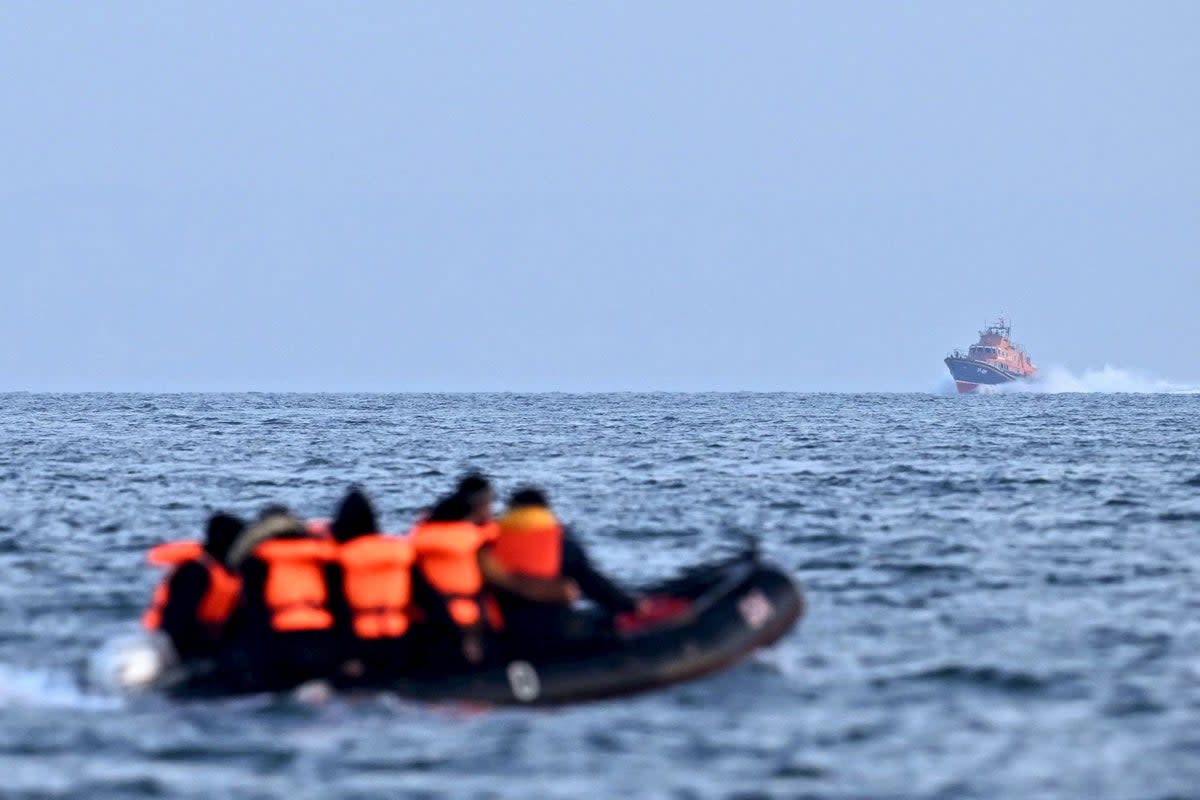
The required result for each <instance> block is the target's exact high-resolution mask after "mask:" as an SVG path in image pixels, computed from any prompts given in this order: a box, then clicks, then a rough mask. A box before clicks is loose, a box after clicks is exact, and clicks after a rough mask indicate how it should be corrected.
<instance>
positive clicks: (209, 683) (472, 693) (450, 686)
mask: <svg viewBox="0 0 1200 800" xmlns="http://www.w3.org/2000/svg"><path fill="white" fill-rule="evenodd" d="M643 592H644V595H645V596H646V597H648V598H649V603H648V604H647V606H648V608H647V609H646V610H643V612H642V613H640V614H637V615H633V614H630V615H623V616H620V617H618V618H616V620H614V621H612V624H608V625H605V626H603V628H604V632H603V635H600V636H597V637H594V638H593V639H591V640H586V641H580V640H567V641H564V642H562V643H561V646H558V647H551V648H548V649H547V648H540V649H539V650H540V652H539V653H538V654H537V655H529V656H528V657H525V658H522V657H520V654H519V653H518V654H513V655H512V656H511V657H508V658H505V659H504V660H501V661H497V662H495V663H493V664H488V665H484V666H481V667H479V668H475V669H472V670H470V671H463V670H461V669H460V670H458V671H446V670H438V671H428V670H427V671H424V672H422V673H420V674H413V675H398V676H396V677H395V678H394V679H391V678H389V679H388V680H387V681H386V682H385V683H382V684H380V683H378V682H373V683H372V684H371V685H369V686H368V685H362V684H356V683H355V682H354V681H353V680H347V679H343V680H338V681H335V682H334V684H335V687H336V688H337V689H338V690H351V691H353V690H356V689H363V690H371V691H379V690H383V691H388V692H394V693H396V694H398V695H400V696H403V697H406V698H411V699H415V700H422V701H432V702H444V701H463V702H470V703H482V704H488V705H556V704H562V703H570V702H579V701H584V700H593V699H599V698H605V697H615V696H620V695H629V694H634V693H637V692H642V691H646V690H649V689H655V688H659V687H663V686H668V685H671V684H676V683H680V682H683V681H688V680H692V679H694V678H698V677H701V676H704V675H707V674H710V673H713V672H717V671H719V670H722V669H724V668H726V667H728V666H730V665H732V664H734V663H736V662H738V661H740V660H742V659H744V658H746V657H747V656H749V655H750V654H751V653H753V652H754V651H755V650H757V649H759V648H762V647H766V646H768V645H770V644H772V643H774V642H775V641H776V640H777V639H779V638H780V637H781V636H783V635H784V634H785V633H787V632H788V631H789V630H790V629H791V628H792V627H793V626H794V625H795V624H796V622H797V620H799V619H800V617H801V615H802V614H803V612H804V599H803V595H802V594H801V592H800V589H799V587H798V586H797V585H796V584H795V582H793V580H792V579H791V578H790V577H789V576H788V575H787V574H786V573H785V572H783V571H782V570H780V569H778V568H776V567H773V566H771V565H769V564H766V563H763V562H762V561H761V560H760V559H759V558H758V556H757V554H756V553H754V552H747V553H741V554H739V555H737V556H735V557H732V558H728V559H725V560H723V561H720V562H718V563H710V564H707V565H703V566H699V567H695V568H692V569H690V570H687V571H685V572H684V573H682V574H681V575H680V576H679V577H677V578H674V579H671V580H668V581H664V582H662V583H659V584H657V585H655V586H648V587H643ZM157 688H161V689H164V690H166V691H167V692H168V693H169V694H171V695H173V696H175V697H180V698H189V697H190V698H198V697H213V696H216V695H221V694H228V693H232V692H231V691H229V690H227V689H226V688H225V687H223V686H221V685H220V683H219V682H214V680H213V675H212V673H206V672H205V671H204V670H202V669H200V670H194V671H192V672H191V674H188V671H187V670H183V671H182V672H181V671H180V670H176V671H175V673H174V675H173V676H171V677H170V678H169V679H166V678H165V676H164V680H163V681H161V682H160V685H159V686H158V687H157Z"/></svg>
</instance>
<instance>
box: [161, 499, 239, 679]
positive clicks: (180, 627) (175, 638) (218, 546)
mask: <svg viewBox="0 0 1200 800" xmlns="http://www.w3.org/2000/svg"><path fill="white" fill-rule="evenodd" d="M244 528H245V523H244V522H242V521H241V520H240V519H238V518H237V517H234V516H232V515H230V514H225V513H216V514H213V515H212V516H211V517H210V518H209V520H208V524H207V526H206V530H205V534H204V542H203V544H201V543H200V542H170V543H168V544H165V545H159V546H158V547H155V548H154V549H152V550H151V551H150V553H149V555H148V560H149V561H150V563H152V564H154V565H156V566H163V567H171V568H173V569H172V570H171V572H170V573H169V574H168V575H167V576H166V577H165V578H164V579H163V581H162V583H160V584H159V586H158V588H157V589H156V590H155V592H154V600H153V602H152V605H151V606H150V608H149V609H148V610H147V611H146V613H145V614H144V615H143V616H142V625H143V626H144V627H145V628H146V629H148V630H157V631H162V632H163V633H164V634H166V636H167V638H168V639H170V641H171V645H172V647H173V648H174V650H175V653H176V655H178V656H179V658H180V659H181V660H185V661H186V660H191V659H199V658H211V657H212V656H214V655H216V653H217V652H218V651H219V650H220V648H221V647H222V646H223V644H224V643H225V638H226V633H227V631H228V628H229V623H230V619H231V617H232V616H233V612H234V609H235V608H236V607H237V603H238V599H239V597H240V596H241V581H240V580H239V579H238V578H237V577H236V576H235V575H234V574H233V572H232V571H231V570H230V569H229V567H228V565H227V564H226V561H225V559H226V557H227V556H228V554H229V548H230V546H231V545H232V544H233V542H234V540H235V539H236V538H237V536H238V535H239V534H240V533H241V532H242V530H243V529H244Z"/></svg>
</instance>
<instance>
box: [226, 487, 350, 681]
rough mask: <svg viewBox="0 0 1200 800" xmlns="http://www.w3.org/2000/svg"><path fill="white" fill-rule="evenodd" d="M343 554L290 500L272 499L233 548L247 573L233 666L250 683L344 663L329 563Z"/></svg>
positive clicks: (301, 676) (329, 670)
mask: <svg viewBox="0 0 1200 800" xmlns="http://www.w3.org/2000/svg"><path fill="white" fill-rule="evenodd" d="M336 557H337V547H336V545H335V543H334V542H333V541H332V540H331V539H330V538H329V537H327V536H324V535H321V534H320V533H318V532H314V531H313V530H311V529H310V527H309V526H307V525H305V524H304V523H303V522H301V521H300V520H299V519H297V518H296V517H294V516H293V515H292V514H291V513H290V512H289V511H288V510H287V509H286V508H285V507H282V506H270V507H268V508H266V509H264V510H263V512H262V513H261V514H260V515H259V519H258V521H257V522H256V523H255V524H253V525H251V526H250V527H249V528H247V529H246V531H245V532H244V533H243V534H242V535H241V536H240V537H238V539H237V541H236V542H235V543H234V544H233V546H232V547H231V548H230V552H229V563H230V565H231V566H232V567H234V568H235V569H237V570H238V572H239V573H240V575H241V578H242V605H241V619H240V623H241V624H240V625H239V631H238V634H239V642H238V644H239V646H240V647H239V650H238V652H237V654H236V655H237V661H236V664H235V665H234V666H232V667H231V668H233V669H241V670H243V671H244V672H245V673H246V674H245V676H244V678H245V681H244V682H245V683H246V684H247V685H248V688H254V689H260V688H261V689H279V688H288V687H291V686H295V685H298V684H300V683H303V682H305V681H307V680H310V679H313V678H323V677H328V676H330V675H331V674H333V672H334V669H335V667H336V664H337V661H336V659H337V655H338V654H337V652H336V648H335V644H336V636H335V632H334V616H333V611H332V609H331V606H330V598H329V590H328V587H327V580H326V571H327V569H328V567H329V566H330V565H331V564H332V563H333V562H334V560H335V559H336Z"/></svg>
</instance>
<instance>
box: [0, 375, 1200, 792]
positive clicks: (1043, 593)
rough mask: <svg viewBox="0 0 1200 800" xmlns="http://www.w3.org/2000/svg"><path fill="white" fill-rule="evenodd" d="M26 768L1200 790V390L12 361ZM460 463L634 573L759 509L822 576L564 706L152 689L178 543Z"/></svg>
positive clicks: (345, 780)
mask: <svg viewBox="0 0 1200 800" xmlns="http://www.w3.org/2000/svg"><path fill="white" fill-rule="evenodd" d="M0 408H2V414H0V797H3V798H6V799H7V798H59V797H80V798H160V797H167V798H238V799H239V800H241V799H242V798H264V799H266V798H272V799H277V800H301V799H302V798H328V797H336V798H459V797H462V798H523V799H527V800H532V799H535V798H536V799H539V800H540V799H541V798H681V799H683V798H742V799H743V800H749V799H750V798H846V799H854V800H862V799H863V798H881V799H882V798H945V799H946V800H966V799H968V798H1096V799H1100V798H1112V799H1113V800H1117V799H1121V800H1126V799H1128V800H1134V799H1145V800H1167V799H1168V798H1200V422H1198V418H1200V396H1197V395H1192V394H1179V393H1153V392H1150V393H1145V392H1143V393H1109V392H1064V393H1054V394H1046V393H1015V394H997V395H981V396H961V397H960V396H955V395H948V394H943V393H933V392H931V393H928V394H859V395H854V394H580V395H572V394H535V395H522V394H446V395H440V394H377V395H366V394H363V395H348V394H343V395H339V394H254V393H250V394H61V395H51V394H20V393H18V394H6V395H0ZM468 469H480V470H483V471H485V472H486V473H487V474H489V475H490V476H491V477H492V478H493V479H494V481H495V482H496V484H497V486H498V487H499V489H500V491H501V493H502V494H503V493H505V492H507V491H509V490H512V489H514V488H517V487H519V486H524V485H536V486H541V487H544V488H545V489H546V490H547V491H548V492H549V494H550V497H551V499H552V501H553V502H554V504H555V506H556V507H557V509H558V510H559V511H560V514H561V516H563V517H564V518H565V519H566V520H568V521H569V522H570V523H571V525H572V526H573V527H574V529H575V530H576V531H577V533H578V535H579V537H580V538H581V539H582V541H583V542H585V543H586V545H587V546H588V548H589V550H590V552H591V554H592V556H593V558H594V560H595V561H596V562H597V563H598V564H599V565H601V566H602V567H603V568H604V569H605V570H607V571H608V572H609V573H611V574H612V575H613V576H615V577H617V578H618V579H620V580H621V581H623V582H626V583H628V584H629V585H637V584H640V583H645V582H649V581H653V580H655V579H656V578H660V577H663V576H667V575H670V574H672V573H673V572H675V571H677V570H680V569H682V568H685V567H687V566H688V565H689V564H695V563H697V562H700V561H704V560H706V559H709V558H714V557H717V556H719V555H720V554H722V553H723V552H725V551H727V550H728V548H730V547H731V546H733V545H734V544H735V543H736V542H739V541H744V540H745V539H746V538H747V537H753V538H756V539H757V540H758V541H759V542H760V546H761V548H762V551H763V553H764V558H766V559H768V560H770V561H771V562H773V563H775V564H777V565H779V566H780V567H782V568H784V569H785V570H787V571H788V572H789V573H790V574H791V575H792V576H794V578H795V580H796V581H797V582H798V583H799V584H800V585H801V586H802V587H803V589H804V591H805V593H806V597H807V601H808V608H807V613H806V615H805V617H804V619H803V620H802V621H801V622H800V624H799V625H798V626H797V627H796V628H795V629H794V630H793V631H791V632H790V633H789V634H788V635H786V636H785V637H784V638H783V639H782V640H781V641H780V642H779V643H778V644H777V645H776V646H774V647H773V648H771V649H769V650H765V651H762V652H760V653H758V654H756V655H754V656H753V657H751V658H750V659H749V660H747V661H745V662H744V663H741V664H739V665H737V666H735V667H733V668H731V669H729V670H727V671H725V672H723V673H720V674H718V675H715V676H713V677H710V678H706V679H703V680H698V681H695V682H692V683H688V684H684V685H680V686H677V687H674V688H670V689H666V690H662V691H657V692H652V693H647V694H643V695H639V696H635V697H630V698H625V699H616V700H610V701H604V702H594V703H587V704H581V705H576V706H567V707H561V708H554V709H548V710H538V709H489V708H485V707H477V706H476V707H468V706H456V705H454V704H443V705H432V706H431V705H422V704H418V703H413V702H409V701H404V700H400V699H397V698H395V697H391V696H388V695H385V694H377V695H366V696H361V695H358V696H346V697H338V696H335V697H333V698H332V699H329V700H328V701H326V702H313V701H311V700H309V699H305V698H300V697H295V696H269V695H261V696H252V697H243V698H238V699H233V700H218V701H208V702H190V703H186V702H178V701H173V700H169V699H167V698H165V697H163V696H160V695H156V694H154V693H142V694H124V693H122V692H120V691H118V690H116V689H114V688H113V686H112V685H111V683H110V682H109V681H108V679H107V677H106V676H107V675H108V672H107V670H108V664H109V663H110V661H109V659H110V658H111V656H112V653H113V652H114V650H115V649H119V647H120V643H121V642H123V641H128V640H129V637H131V636H133V635H135V634H136V631H137V626H138V623H137V620H138V617H139V614H140V613H141V611H142V610H143V609H144V607H145V606H146V604H147V601H148V599H149V596H150V592H151V590H152V588H153V586H154V584H155V582H156V580H157V577H158V576H157V575H156V573H154V572H153V571H152V570H151V569H150V568H148V567H147V566H145V565H144V561H143V556H144V553H145V551H146V549H147V548H148V547H150V546H151V545H153V544H155V543H157V542H160V541H164V540H171V539H178V538H190V537H195V536H198V535H199V533H200V531H201V529H202V527H203V524H204V521H205V518H206V516H207V515H208V514H209V513H211V512H212V511H214V510H218V509H223V510H228V511H231V512H234V513H238V514H242V515H247V516H249V515H253V514H254V513H255V512H256V511H257V510H258V509H259V508H260V507H262V506H263V505H264V504H267V503H272V502H282V503H286V504H288V505H289V506H291V507H292V508H294V509H295V510H296V511H297V512H298V513H300V514H302V515H304V516H308V517H320V516H328V515H329V514H330V513H331V511H332V509H333V507H334V504H335V503H336V502H337V500H338V499H339V497H340V496H341V495H342V494H343V493H344V492H345V491H346V489H347V487H349V486H350V485H358V486H361V487H363V488H364V489H365V490H366V491H367V492H368V493H369V495H370V496H371V497H372V499H373V500H374V502H375V504H376V506H377V508H378V510H379V513H380V516H381V518H382V521H383V523H384V525H385V527H387V528H388V529H390V530H395V531H403V530H404V529H406V528H407V526H408V525H409V524H410V523H411V522H412V520H413V517H414V514H415V513H416V512H417V510H418V509H420V508H421V507H423V506H425V505H427V504H428V503H429V502H430V501H431V499H433V498H434V497H436V496H437V495H439V494H441V493H444V492H445V491H446V490H447V489H448V488H449V487H450V486H451V485H452V483H453V482H454V481H455V479H456V477H457V476H459V475H460V474H462V473H463V472H465V471H466V470H468Z"/></svg>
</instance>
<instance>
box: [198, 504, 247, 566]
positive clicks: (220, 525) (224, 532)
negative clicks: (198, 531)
mask: <svg viewBox="0 0 1200 800" xmlns="http://www.w3.org/2000/svg"><path fill="white" fill-rule="evenodd" d="M245 529H246V523H244V522H242V521H241V520H240V519H238V518H237V517H235V516H233V515H232V514H226V513H224V512H217V513H216V514H213V515H212V516H211V517H209V518H208V525H207V527H206V529H205V531H204V549H205V551H207V552H208V554H209V555H210V556H212V557H213V558H215V559H216V560H217V561H220V562H222V563H224V561H225V557H226V556H227V555H229V548H230V547H232V546H233V543H234V541H236V540H237V537H238V536H240V535H241V533H242V531H243V530H245Z"/></svg>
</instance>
